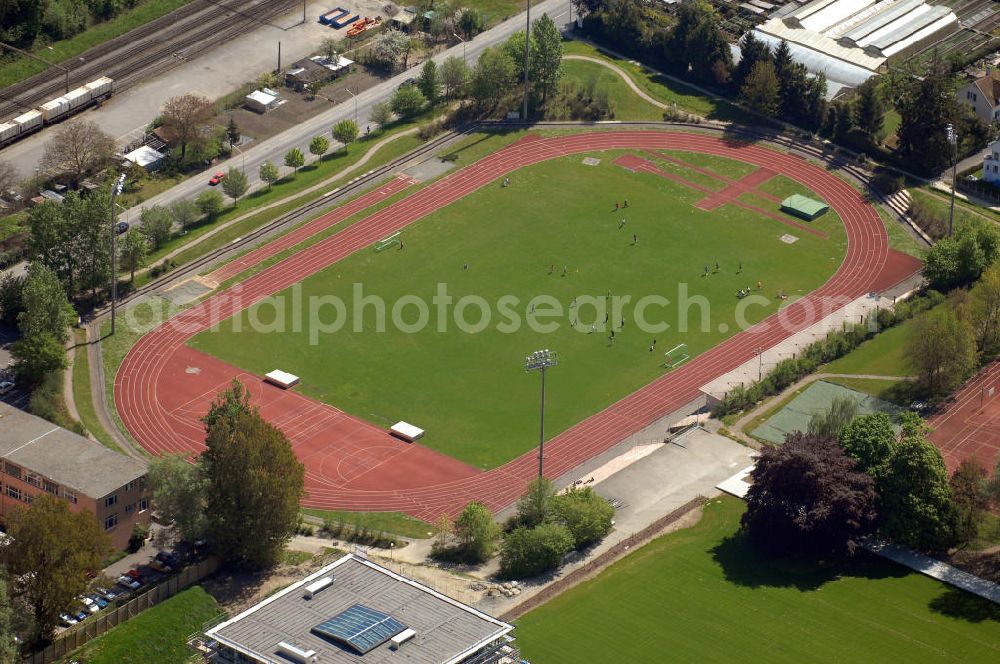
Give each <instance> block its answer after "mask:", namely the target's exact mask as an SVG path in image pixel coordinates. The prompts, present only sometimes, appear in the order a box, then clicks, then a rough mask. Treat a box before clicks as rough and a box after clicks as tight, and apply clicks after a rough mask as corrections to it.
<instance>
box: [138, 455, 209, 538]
mask: <svg viewBox="0 0 1000 664" xmlns="http://www.w3.org/2000/svg"><path fill="white" fill-rule="evenodd" d="M149 490H150V493H151V495H152V498H153V507H154V508H155V509H156V511H157V513H158V514H159V515H160V516H161V517H163V518H164V519H166V520H167V521H169V522H171V523H173V524H174V527H175V528H177V532H178V533H180V535H181V537H182V538H184V539H185V540H187V541H189V542H193V541H195V540H197V539H199V538H201V537H202V536H203V535H204V534H205V531H206V528H207V524H208V521H207V516H206V512H205V508H206V501H205V496H206V494H207V492H208V482H207V478H206V476H205V471H204V468H202V466H201V464H200V463H190V462H189V461H188V459H187V457H185V456H184V455H183V454H167V455H164V456H162V457H160V458H158V459H153V460H152V461H150V463H149Z"/></svg>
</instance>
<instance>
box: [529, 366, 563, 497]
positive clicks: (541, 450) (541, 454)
mask: <svg viewBox="0 0 1000 664" xmlns="http://www.w3.org/2000/svg"><path fill="white" fill-rule="evenodd" d="M558 364H559V354H558V353H556V351H554V350H549V349H548V348H545V349H543V350H536V351H535V352H534V353H531V354H530V355H528V356H527V357H525V358H524V370H525V371H539V372H541V374H542V405H541V411H540V415H539V427H538V479H542V476H543V475H542V473H543V471H544V464H545V370H546V369H547V368H549V367H554V366H557V365H558Z"/></svg>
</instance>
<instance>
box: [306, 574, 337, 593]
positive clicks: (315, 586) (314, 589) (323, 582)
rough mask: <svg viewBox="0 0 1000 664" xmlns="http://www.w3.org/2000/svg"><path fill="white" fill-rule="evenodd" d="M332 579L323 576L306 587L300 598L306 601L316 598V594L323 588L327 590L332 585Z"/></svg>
mask: <svg viewBox="0 0 1000 664" xmlns="http://www.w3.org/2000/svg"><path fill="white" fill-rule="evenodd" d="M333 579H334V577H332V576H325V577H323V578H322V579H319V580H318V581H313V582H312V583H310V584H309V585H308V586H306V591H305V592H304V593H303V594H302V596H303V597H304V598H306V599H312V598H313V597H315V596H316V593H318V592H320V591H321V590H323V589H324V588H327V587H329V586H330V585H331V584H333Z"/></svg>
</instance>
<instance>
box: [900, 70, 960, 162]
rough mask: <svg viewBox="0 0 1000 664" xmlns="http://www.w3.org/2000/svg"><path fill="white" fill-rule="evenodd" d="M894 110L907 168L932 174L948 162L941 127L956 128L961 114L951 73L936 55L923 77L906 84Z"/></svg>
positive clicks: (949, 155) (949, 149) (949, 151)
mask: <svg viewBox="0 0 1000 664" xmlns="http://www.w3.org/2000/svg"><path fill="white" fill-rule="evenodd" d="M896 110H897V111H898V112H899V116H900V125H899V131H898V136H899V149H900V151H901V153H902V154H903V156H904V157H905V158H906V159H907V164H908V165H910V166H911V167H912V168H913V169H914V170H916V171H918V172H920V173H923V174H932V173H937V172H938V171H940V170H941V169H943V168H944V167H945V166H946V165H947V164H949V163H950V162H951V159H952V146H951V144H950V143H949V142H948V137H947V133H946V131H945V125H947V124H949V123H950V124H957V123H958V121H959V118H960V117H961V113H960V112H959V107H958V101H957V100H956V98H955V80H954V78H953V77H952V74H951V70H950V68H949V67H948V66H947V64H946V63H944V62H942V61H941V60H940V59H939V58H938V57H937V52H936V51H935V54H934V58H933V59H932V60H931V63H930V65H929V67H928V68H927V71H926V72H925V73H924V75H923V76H922V77H913V78H911V79H909V80H908V82H907V84H906V85H905V87H904V89H903V92H902V94H901V95H900V99H899V102H898V103H897V106H896Z"/></svg>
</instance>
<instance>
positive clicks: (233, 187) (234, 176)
mask: <svg viewBox="0 0 1000 664" xmlns="http://www.w3.org/2000/svg"><path fill="white" fill-rule="evenodd" d="M249 188H250V182H249V181H248V180H247V174H246V173H244V172H243V171H240V170H237V169H235V168H230V169H229V172H227V173H226V179H225V180H223V181H222V191H224V192H226V195H227V196H229V197H230V198H231V199H233V205H234V206H235V205H236V202H237V201H239V199H240V196H242V195H243V194H245V193H247V189H249Z"/></svg>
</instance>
